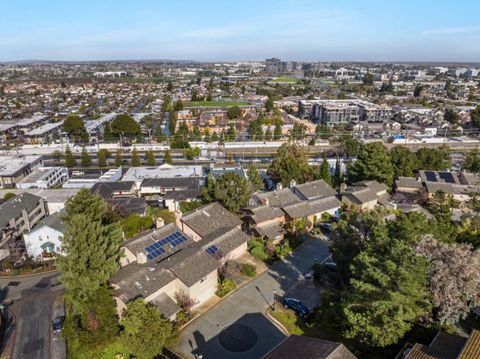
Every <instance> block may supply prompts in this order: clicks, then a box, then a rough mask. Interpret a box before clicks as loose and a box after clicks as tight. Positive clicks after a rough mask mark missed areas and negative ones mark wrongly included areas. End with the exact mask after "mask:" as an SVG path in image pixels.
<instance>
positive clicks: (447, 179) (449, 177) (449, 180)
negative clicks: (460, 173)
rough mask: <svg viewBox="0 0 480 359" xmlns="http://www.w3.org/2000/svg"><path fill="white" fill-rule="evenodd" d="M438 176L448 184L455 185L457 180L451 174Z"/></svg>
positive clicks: (442, 173)
mask: <svg viewBox="0 0 480 359" xmlns="http://www.w3.org/2000/svg"><path fill="white" fill-rule="evenodd" d="M438 175H439V176H440V178H441V179H443V180H444V181H445V182H446V183H455V178H453V175H452V174H451V173H450V172H438Z"/></svg>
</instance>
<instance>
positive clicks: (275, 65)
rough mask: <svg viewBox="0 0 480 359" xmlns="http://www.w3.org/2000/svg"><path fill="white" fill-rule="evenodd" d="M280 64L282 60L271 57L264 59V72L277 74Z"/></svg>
mask: <svg viewBox="0 0 480 359" xmlns="http://www.w3.org/2000/svg"><path fill="white" fill-rule="evenodd" d="M281 66H282V60H280V59H277V58H275V57H272V58H271V59H266V60H265V72H268V73H270V74H274V75H276V74H278V73H279V72H280V67H281Z"/></svg>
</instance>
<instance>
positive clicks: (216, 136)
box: [212, 132, 218, 142]
mask: <svg viewBox="0 0 480 359" xmlns="http://www.w3.org/2000/svg"><path fill="white" fill-rule="evenodd" d="M212 142H218V133H216V132H213V133H212Z"/></svg>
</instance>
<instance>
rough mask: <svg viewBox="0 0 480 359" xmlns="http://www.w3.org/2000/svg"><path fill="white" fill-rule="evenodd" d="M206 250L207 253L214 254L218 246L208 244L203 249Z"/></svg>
mask: <svg viewBox="0 0 480 359" xmlns="http://www.w3.org/2000/svg"><path fill="white" fill-rule="evenodd" d="M205 250H206V251H207V253H208V254H214V253H216V252H217V251H218V248H217V246H215V245H214V246H210V247H208V248H207V249H205Z"/></svg>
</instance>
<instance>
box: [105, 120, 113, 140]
mask: <svg viewBox="0 0 480 359" xmlns="http://www.w3.org/2000/svg"><path fill="white" fill-rule="evenodd" d="M114 139H115V135H114V134H113V133H112V127H111V126H110V122H107V123H106V124H105V126H104V128H103V140H104V141H112V140H114Z"/></svg>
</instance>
